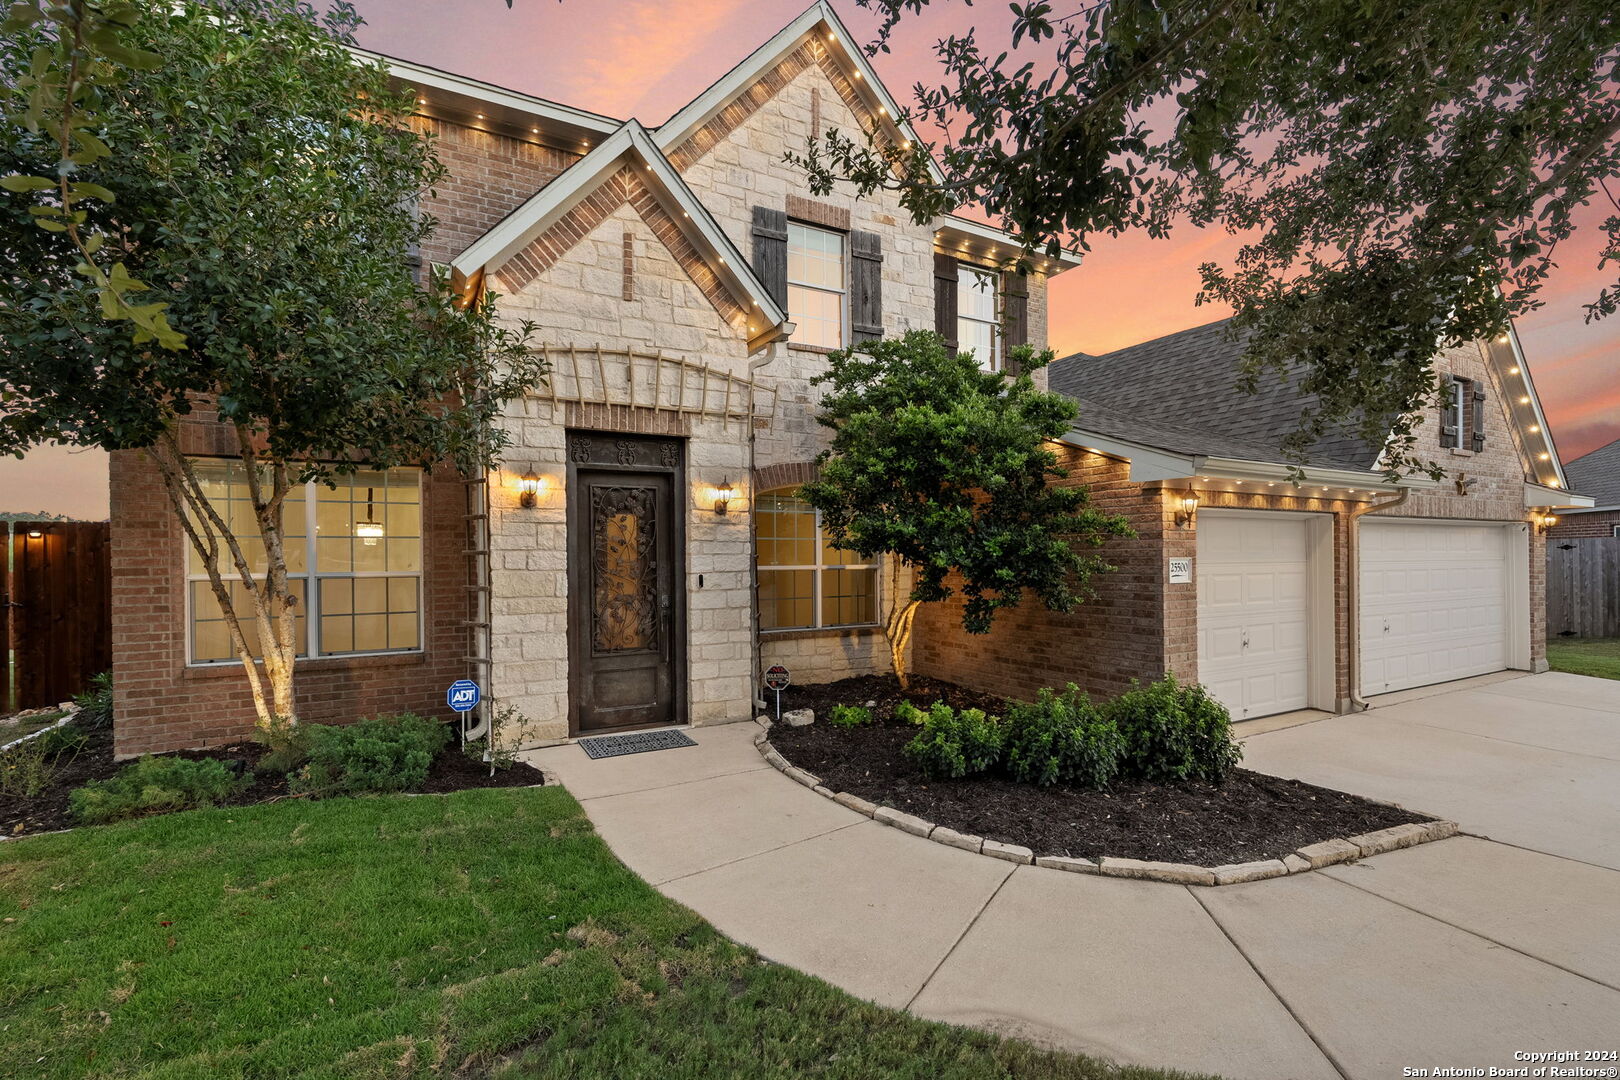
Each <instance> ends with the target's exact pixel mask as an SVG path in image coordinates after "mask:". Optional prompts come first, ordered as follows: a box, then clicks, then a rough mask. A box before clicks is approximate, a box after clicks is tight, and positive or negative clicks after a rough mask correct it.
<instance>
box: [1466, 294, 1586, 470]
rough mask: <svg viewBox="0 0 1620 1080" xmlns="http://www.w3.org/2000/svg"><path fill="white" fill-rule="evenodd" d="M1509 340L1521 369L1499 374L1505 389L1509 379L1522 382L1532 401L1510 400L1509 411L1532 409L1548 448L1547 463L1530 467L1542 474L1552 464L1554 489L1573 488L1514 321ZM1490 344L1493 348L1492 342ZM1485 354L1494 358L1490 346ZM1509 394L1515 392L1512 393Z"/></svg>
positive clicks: (1538, 462) (1546, 451) (1509, 330)
mask: <svg viewBox="0 0 1620 1080" xmlns="http://www.w3.org/2000/svg"><path fill="white" fill-rule="evenodd" d="M1507 338H1508V340H1507V343H1508V346H1509V348H1511V349H1512V350H1513V364H1514V366H1515V367H1517V368H1518V369H1519V374H1518V375H1517V376H1511V375H1509V374H1508V373H1507V372H1506V371H1499V372H1497V375H1498V377H1499V378H1500V379H1501V382H1502V385H1503V386H1511V385H1512V383H1511V382H1510V381H1509V380H1510V379H1512V378H1515V377H1517V378H1519V379H1521V380H1522V381H1523V384H1524V393H1523V394H1522V395H1521V396H1523V397H1527V398H1529V399H1530V401H1529V402H1528V403H1527V404H1526V405H1520V403H1519V402H1518V401H1513V400H1510V401H1509V402H1508V408H1509V409H1510V410H1514V411H1522V410H1524V409H1528V410H1529V413H1530V415H1531V416H1532V417H1534V418H1535V426H1536V427H1537V428H1539V429H1540V431H1539V432H1537V433H1536V434H1539V435H1540V436H1541V439H1540V441H1541V445H1542V446H1543V447H1544V448H1545V449H1544V450H1543V451H1541V452H1542V453H1545V454H1547V455H1548V457H1547V461H1546V462H1542V461H1541V460H1540V459H1539V458H1533V459H1532V460H1531V461H1530V462H1529V463H1528V464H1529V466H1530V468H1531V469H1532V470H1534V471H1536V472H1538V473H1539V472H1541V470H1542V469H1544V468H1546V466H1547V465H1551V466H1552V468H1551V472H1552V474H1553V476H1554V477H1556V478H1557V480H1558V483H1557V484H1555V485H1553V486H1554V487H1560V488H1567V487H1569V477H1567V476H1565V475H1564V464H1563V462H1561V461H1559V460H1558V447H1556V446H1554V445H1553V437H1552V429H1551V428H1550V427H1548V426H1547V417H1546V416H1545V415H1544V414H1543V413H1542V411H1541V398H1540V396H1539V395H1538V394H1537V393H1536V384H1535V380H1534V379H1532V378H1531V377H1530V365H1529V364H1527V363H1525V361H1524V349H1523V347H1522V346H1520V344H1519V330H1518V328H1517V327H1516V326H1514V325H1513V323H1512V322H1511V321H1509V323H1508V333H1507ZM1486 344H1487V346H1489V342H1487V343H1486ZM1485 355H1486V356H1493V355H1494V354H1493V353H1492V351H1491V350H1490V349H1489V348H1488V347H1487V348H1486V350H1485ZM1509 392H1510V393H1511V391H1509ZM1525 435H1526V436H1527V438H1528V441H1530V442H1531V443H1532V444H1533V443H1534V442H1535V439H1534V438H1533V437H1531V433H1530V432H1529V431H1526V432H1525ZM1532 453H1535V451H1532Z"/></svg>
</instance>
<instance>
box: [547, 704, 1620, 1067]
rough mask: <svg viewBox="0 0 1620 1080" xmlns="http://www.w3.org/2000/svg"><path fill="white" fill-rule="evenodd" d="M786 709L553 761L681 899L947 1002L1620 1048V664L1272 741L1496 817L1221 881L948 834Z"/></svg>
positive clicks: (1158, 1036) (1189, 1042)
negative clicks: (1061, 866) (883, 794)
mask: <svg viewBox="0 0 1620 1080" xmlns="http://www.w3.org/2000/svg"><path fill="white" fill-rule="evenodd" d="M756 730H757V729H756V728H755V727H754V726H753V725H752V724H735V725H730V726H726V727H720V728H707V729H699V730H696V731H694V732H692V735H693V737H694V738H695V739H696V740H697V741H698V744H699V745H698V746H697V747H695V748H688V749H681V750H667V751H662V752H658V753H653V754H640V755H633V756H630V757H625V758H618V759H612V758H610V759H605V760H603V761H590V760H589V759H587V758H586V757H585V755H584V753H583V751H581V750H579V748H578V747H575V746H562V747H554V748H551V749H547V750H541V751H537V752H534V753H532V754H529V755H527V757H528V759H529V760H531V761H533V762H534V763H535V764H537V765H539V766H540V767H541V768H543V769H546V770H548V771H550V772H554V773H555V774H557V775H558V776H560V777H561V778H562V780H563V782H564V783H565V784H566V785H567V786H568V788H569V789H570V790H571V791H572V792H573V793H574V795H575V796H576V797H578V798H579V799H580V800H581V802H582V803H583V805H584V807H585V809H586V811H587V813H589V815H590V817H591V819H592V821H593V822H595V824H596V827H597V829H598V830H599V831H600V832H601V834H602V836H603V837H604V838H605V839H606V840H607V842H608V844H609V845H610V846H611V847H612V848H613V850H614V851H615V852H617V853H618V855H619V856H620V857H621V858H622V859H624V861H625V862H626V863H627V864H628V865H629V866H630V867H631V868H632V869H634V870H635V871H636V872H637V873H639V874H641V875H642V876H643V877H645V878H646V879H647V880H649V881H651V882H652V883H653V884H655V885H656V886H657V887H658V888H659V889H660V890H661V891H663V892H664V893H665V894H667V895H669V896H670V897H673V898H674V899H676V900H678V901H680V902H682V903H684V904H686V905H688V906H690V907H691V908H693V909H694V910H696V911H697V912H699V913H700V914H702V915H703V916H704V917H705V918H707V919H709V920H710V921H711V922H713V923H714V924H715V925H716V926H718V927H719V928H720V929H721V930H722V931H724V932H725V933H727V934H729V935H730V936H732V937H734V938H736V939H737V940H739V941H743V942H745V943H747V944H749V945H752V946H754V947H755V948H757V949H758V950H759V951H760V952H761V953H762V954H763V955H765V956H767V957H769V958H771V959H773V960H776V961H779V962H781V963H784V964H789V965H791V966H793V967H796V968H798V969H800V970H803V971H808V972H810V973H812V974H815V975H819V976H821V977H822V978H825V979H827V980H829V981H830V982H833V983H836V984H837V985H839V986H842V987H844V988H845V989H847V990H849V991H851V992H852V993H855V994H858V995H860V996H862V997H865V998H869V999H871V1000H873V1001H877V1002H881V1003H883V1004H886V1005H892V1006H895V1007H899V1008H908V1009H910V1010H912V1011H913V1012H915V1013H917V1014H918V1015H921V1016H926V1017H931V1018H935V1019H940V1020H945V1021H949V1022H951V1023H959V1024H971V1025H975V1026H979V1027H983V1028H988V1029H991V1030H994V1031H999V1032H1004V1033H1008V1034H1014V1035H1017V1036H1020V1037H1022V1038H1026V1039H1029V1040H1032V1041H1034V1042H1037V1043H1042V1044H1045V1045H1054V1046H1062V1047H1066V1048H1070V1049H1076V1050H1081V1051H1085V1052H1088V1053H1092V1054H1097V1055H1100V1056H1104V1057H1109V1058H1113V1059H1115V1060H1118V1061H1122V1062H1132V1063H1140V1064H1146V1065H1157V1066H1165V1067H1172V1068H1181V1069H1188V1070H1196V1071H1201V1072H1211V1073H1218V1074H1221V1075H1224V1076H1227V1077H1231V1078H1233V1080H1239V1078H1315V1077H1323V1078H1330V1080H1331V1078H1334V1077H1346V1078H1352V1080H1360V1078H1367V1080H1374V1078H1377V1080H1384V1078H1387V1077H1398V1076H1400V1075H1401V1070H1402V1068H1404V1067H1430V1066H1436V1065H1439V1066H1489V1065H1497V1066H1508V1065H1513V1064H1515V1061H1514V1059H1513V1054H1514V1052H1515V1051H1521V1050H1549V1049H1583V1050H1584V1049H1616V1048H1620V1047H1617V1046H1616V1032H1617V1031H1620V869H1617V867H1620V752H1617V751H1620V746H1617V743H1620V683H1605V682H1602V681H1600V680H1596V679H1584V678H1579V677H1576V676H1567V675H1540V676H1532V677H1527V678H1516V679H1511V680H1500V679H1497V680H1492V679H1487V680H1471V681H1470V682H1468V683H1463V684H1456V685H1454V686H1452V687H1449V688H1441V689H1440V690H1438V691H1434V690H1431V691H1430V692H1427V693H1425V692H1412V693H1411V694H1408V695H1397V696H1393V697H1392V698H1391V699H1390V700H1388V701H1385V702H1380V703H1379V708H1377V709H1375V710H1374V711H1373V712H1372V713H1368V714H1364V715H1361V716H1355V717H1328V718H1323V719H1314V720H1310V721H1308V722H1304V723H1299V724H1296V725H1294V726H1289V727H1282V728H1278V729H1275V730H1270V731H1264V732H1262V733H1258V734H1255V735H1253V736H1250V737H1249V738H1248V739H1247V740H1246V744H1247V752H1248V759H1247V761H1246V764H1247V765H1249V766H1250V767H1252V768H1257V769H1260V770H1263V771H1268V772H1274V773H1278V774H1280V775H1289V776H1299V777H1302V778H1304V779H1308V780H1311V781H1313V782H1317V783H1322V784H1325V785H1328V786H1333V787H1339V788H1343V789H1345V790H1351V791H1357V792H1360V793H1363V794H1367V795H1371V796H1374V797H1378V798H1384V799H1390V800H1393V801H1397V802H1401V803H1403V804H1405V805H1409V806H1413V807H1417V808H1420V809H1424V810H1429V811H1432V812H1435V813H1440V814H1445V815H1447V816H1451V817H1454V818H1455V819H1456V820H1458V821H1459V822H1460V823H1461V824H1462V827H1463V830H1464V832H1465V833H1472V834H1475V835H1470V836H1463V837H1458V838H1455V839H1452V840H1446V841H1442V842H1440V843H1436V844H1428V845H1424V846H1422V847H1419V848H1413V849H1409V850H1406V851H1398V852H1392V853H1390V854H1387V855H1380V856H1377V857H1375V858H1372V859H1369V860H1366V861H1364V862H1361V863H1358V864H1352V865H1346V866H1340V867H1334V868H1330V869H1327V870H1323V871H1317V872H1314V873H1311V874H1305V875H1301V876H1298V877H1291V878H1283V879H1276V880H1271V881H1262V882H1255V883H1252V884H1249V885H1234V886H1226V887H1222V888H1218V889H1204V888H1187V887H1182V886H1176V885H1166V884H1161V883H1157V882H1136V881H1125V880H1118V879H1111V878H1095V877H1085V876H1081V875H1075V874H1067V873H1063V872H1061V871H1055V870H1044V869H1041V868H1038V867H1032V866H1022V867H1013V866H1011V865H1009V864H1006V863H999V862H997V861H995V860H992V859H989V858H985V857H983V856H979V855H972V854H969V853H967V852H964V851H958V850H955V849H952V848H947V847H944V846H943V845H940V844H932V843H929V842H928V841H926V840H922V839H920V838H918V837H915V836H911V835H909V834H906V833H902V832H899V831H898V830H895V829H891V828H888V827H886V826H883V825H879V824H877V823H875V822H873V821H871V820H869V819H867V818H864V817H861V816H860V815H858V814H855V813H853V812H851V811H848V810H845V809H844V808H843V807H840V806H838V805H836V804H834V803H832V802H830V801H828V800H826V799H823V798H821V797H820V796H819V795H816V794H815V793H813V792H811V791H809V790H807V789H805V788H803V787H800V786H799V785H798V784H795V783H793V782H792V781H791V780H788V779H787V778H785V777H783V776H782V775H780V774H779V773H777V772H776V771H775V770H774V769H771V768H770V767H769V766H768V765H766V764H765V763H764V761H763V760H761V758H760V756H759V753H758V751H756V750H755V749H754V747H753V745H752V739H753V735H754V733H755V731H756ZM1479 834H1488V835H1490V836H1492V837H1494V838H1495V840H1496V841H1501V842H1495V841H1493V840H1487V839H1483V838H1481V836H1480V835H1479Z"/></svg>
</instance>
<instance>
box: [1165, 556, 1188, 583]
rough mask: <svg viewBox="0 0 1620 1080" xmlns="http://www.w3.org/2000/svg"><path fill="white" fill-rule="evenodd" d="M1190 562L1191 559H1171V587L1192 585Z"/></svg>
mask: <svg viewBox="0 0 1620 1080" xmlns="http://www.w3.org/2000/svg"><path fill="white" fill-rule="evenodd" d="M1192 562H1193V561H1192V560H1191V559H1171V560H1170V584H1172V585H1191V584H1192Z"/></svg>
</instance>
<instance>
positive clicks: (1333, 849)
mask: <svg viewBox="0 0 1620 1080" xmlns="http://www.w3.org/2000/svg"><path fill="white" fill-rule="evenodd" d="M756 722H757V723H758V724H759V725H760V727H761V728H762V729H763V730H762V731H760V732H759V734H757V735H755V736H754V747H755V748H756V749H757V750H758V751H759V752H760V755H761V756H763V757H764V758H765V760H766V761H767V762H769V763H770V765H771V767H772V768H773V769H776V770H777V771H778V772H780V773H781V774H782V775H784V776H786V777H787V778H788V779H790V780H792V781H794V782H795V783H798V784H803V785H804V786H805V787H807V788H809V789H810V790H811V791H814V792H815V793H816V794H818V795H820V796H822V797H823V798H827V799H831V800H832V801H833V802H835V803H837V804H838V805H840V806H843V807H846V808H848V809H850V810H853V811H855V812H856V813H857V814H864V815H865V816H867V817H869V818H871V819H872V820H873V821H876V822H879V823H880V824H883V825H888V826H890V827H891V828H896V829H899V830H900V831H901V832H908V833H911V834H912V835H914V836H920V837H923V838H924V839H926V840H932V841H934V842H935V843H936V844H944V845H946V846H947V847H954V848H960V849H962V850H963V851H971V852H973V853H974V854H975V855H982V856H985V857H988V858H992V859H1000V860H1002V861H1003V862H1010V863H1015V864H1017V865H1019V866H1040V867H1044V868H1046V869H1048V870H1065V871H1068V872H1069V873H1072V874H1097V875H1100V876H1102V877H1123V878H1137V879H1139V880H1143V881H1164V882H1169V883H1172V884H1176V885H1203V886H1208V887H1211V888H1213V887H1216V886H1220V885H1240V884H1242V883H1244V882H1248V881H1264V880H1265V879H1267V878H1276V877H1287V876H1289V875H1292V874H1308V873H1310V872H1311V871H1312V870H1320V869H1321V868H1322V867H1324V866H1333V865H1335V864H1336V863H1343V862H1354V861H1355V860H1357V859H1364V858H1367V857H1368V856H1369V855H1380V854H1382V853H1384V852H1386V851H1396V850H1398V849H1400V848H1408V847H1415V846H1416V845H1418V844H1427V843H1430V842H1432V841H1435V840H1444V839H1446V838H1447V837H1449V836H1456V835H1457V823H1456V822H1455V821H1443V820H1436V821H1421V822H1410V823H1408V824H1405V825H1393V826H1391V827H1390V828H1387V829H1378V830H1375V831H1374V832H1370V833H1362V834H1361V835H1359V836H1350V837H1335V838H1333V839H1332V840H1323V841H1321V842H1319V843H1315V844H1307V845H1305V846H1304V847H1302V848H1299V849H1297V850H1295V851H1291V852H1289V853H1288V854H1287V855H1284V856H1283V857H1282V858H1280V859H1258V860H1255V861H1254V862H1245V863H1228V864H1226V865H1224V866H1195V865H1193V864H1191V863H1167V862H1153V861H1149V860H1143V859H1119V858H1114V857H1113V856H1110V855H1104V856H1102V857H1101V858H1098V859H1080V858H1074V857H1072V856H1068V855H1037V854H1035V853H1034V852H1033V851H1032V850H1030V849H1029V848H1027V847H1024V846H1023V845H1021V844H1006V843H1002V842H1001V841H999V840H986V839H985V838H984V837H982V836H973V835H970V834H967V833H960V832H957V831H956V830H955V829H952V828H948V827H947V826H944V825H939V824H937V823H935V822H932V821H927V820H925V819H923V818H920V817H917V816H916V815H915V814H907V813H905V812H903V811H900V810H896V809H895V808H894V807H892V806H879V805H877V804H876V803H874V802H872V801H871V800H869V799H863V798H861V797H860V796H859V795H851V794H850V793H849V792H847V791H833V790H832V789H831V788H829V787H827V785H825V784H823V783H822V782H821V778H820V777H818V776H816V775H815V774H814V773H812V772H809V771H808V770H806V769H801V768H799V767H798V766H797V765H794V764H793V763H792V762H790V761H788V759H787V758H785V757H783V756H782V754H781V752H780V751H778V750H777V749H776V748H775V747H774V746H772V745H771V739H770V731H771V727H772V724H771V720H770V718H769V717H760V718H759V719H758V721H756Z"/></svg>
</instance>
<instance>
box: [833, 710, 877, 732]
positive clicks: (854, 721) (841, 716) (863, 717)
mask: <svg viewBox="0 0 1620 1080" xmlns="http://www.w3.org/2000/svg"><path fill="white" fill-rule="evenodd" d="M871 722H872V710H871V709H868V708H865V707H863V706H860V705H834V706H833V707H832V711H831V712H829V713H827V723H829V724H831V725H832V726H833V727H860V726H861V725H862V724H870V723H871Z"/></svg>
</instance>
